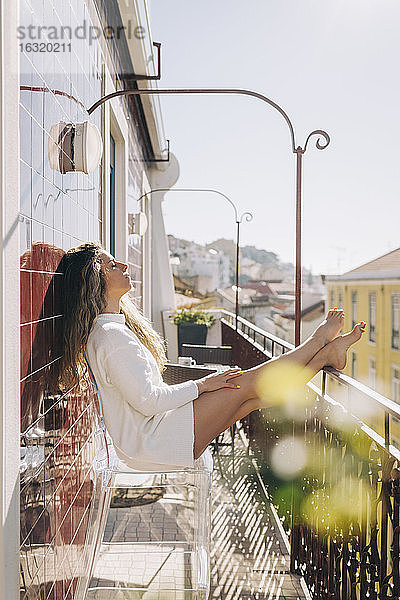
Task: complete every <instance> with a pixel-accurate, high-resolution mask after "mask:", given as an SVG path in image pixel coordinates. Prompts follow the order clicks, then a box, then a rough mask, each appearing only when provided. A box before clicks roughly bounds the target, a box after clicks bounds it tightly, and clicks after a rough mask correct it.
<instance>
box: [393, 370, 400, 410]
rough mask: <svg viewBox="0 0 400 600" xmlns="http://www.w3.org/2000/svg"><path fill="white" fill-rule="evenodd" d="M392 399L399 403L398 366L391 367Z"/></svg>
mask: <svg viewBox="0 0 400 600" xmlns="http://www.w3.org/2000/svg"><path fill="white" fill-rule="evenodd" d="M392 400H393V401H394V402H397V404H400V367H399V368H396V367H393V369H392Z"/></svg>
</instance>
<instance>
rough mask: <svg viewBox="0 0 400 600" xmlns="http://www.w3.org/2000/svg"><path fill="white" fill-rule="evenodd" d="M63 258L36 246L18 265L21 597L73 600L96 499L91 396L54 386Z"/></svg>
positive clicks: (58, 352)
mask: <svg viewBox="0 0 400 600" xmlns="http://www.w3.org/2000/svg"><path fill="white" fill-rule="evenodd" d="M64 254H65V252H64V250H62V249H60V248H57V247H54V246H52V245H50V244H46V243H43V242H34V243H33V244H32V248H31V250H30V251H27V252H25V253H24V254H23V255H22V256H21V259H20V267H21V271H20V273H21V464H20V485H21V489H20V506H21V517H20V519H21V548H20V553H21V593H23V594H24V593H28V591H29V594H31V593H32V594H34V593H37V597H39V596H40V597H42V595H43V594H44V597H47V596H48V597H49V598H63V597H64V593H63V590H65V589H71V590H72V594H74V593H75V590H76V589H77V587H78V583H79V581H80V580H82V578H84V577H85V575H86V572H87V571H88V556H89V555H90V548H89V545H90V544H92V542H90V539H91V538H92V537H93V531H92V529H93V527H89V529H90V531H89V529H88V525H89V522H90V519H89V515H90V508H91V506H94V505H95V504H96V502H97V501H98V497H99V494H100V492H99V490H98V489H97V484H96V489H95V486H94V484H95V482H94V480H93V477H92V475H91V468H92V464H93V457H94V443H93V431H94V430H95V428H96V425H97V422H98V413H97V409H96V405H95V400H94V396H93V394H92V393H91V390H90V389H89V388H88V389H87V390H85V391H82V392H79V393H78V392H77V391H76V390H71V391H69V392H68V393H64V394H62V393H61V392H60V390H58V389H55V386H54V384H53V383H52V382H53V381H54V374H56V373H57V364H58V359H59V357H60V356H61V341H62V325H63V315H62V282H63V260H62V259H63V256H64ZM25 330H26V335H25ZM88 540H89V542H88ZM67 557H68V558H67ZM35 597H36V596H35Z"/></svg>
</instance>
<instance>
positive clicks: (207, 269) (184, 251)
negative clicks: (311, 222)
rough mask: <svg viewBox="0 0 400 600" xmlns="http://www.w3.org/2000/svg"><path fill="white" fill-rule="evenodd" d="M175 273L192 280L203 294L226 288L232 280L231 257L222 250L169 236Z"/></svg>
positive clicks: (171, 260)
mask: <svg viewBox="0 0 400 600" xmlns="http://www.w3.org/2000/svg"><path fill="white" fill-rule="evenodd" d="M168 242H169V249H170V262H171V268H172V272H173V274H174V275H177V276H178V277H182V278H184V279H185V280H187V281H189V278H191V281H192V283H193V285H194V286H195V288H196V290H197V291H199V292H200V293H201V294H206V293H207V292H212V291H214V290H216V289H217V288H224V287H226V286H228V285H229V282H230V259H229V257H228V256H227V255H226V254H224V253H223V252H222V251H220V250H217V249H215V248H212V247H211V248H205V247H204V246H201V245H200V244H195V243H194V242H187V241H186V240H180V239H177V238H175V237H174V236H171V235H169V236H168Z"/></svg>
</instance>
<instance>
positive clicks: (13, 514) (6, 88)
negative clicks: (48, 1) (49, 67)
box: [0, 0, 20, 600]
mask: <svg viewBox="0 0 400 600" xmlns="http://www.w3.org/2000/svg"><path fill="white" fill-rule="evenodd" d="M17 24H18V2H10V1H9V0H0V40H1V44H0V128H1V131H0V140H1V146H0V196H1V209H0V221H1V241H0V246H1V252H0V273H1V277H0V357H1V360H0V384H1V398H0V453H1V456H0V486H1V494H0V513H1V523H0V599H1V600H11V599H14V598H17V597H18V596H19V591H18V587H19V586H18V583H19V581H18V569H19V463H20V456H19V446H20V443H19V436H20V409H19V333H20V332H19V305H20V303H19V277H18V273H19V235H18V226H19V222H18V211H19V110H18V105H19V72H18V69H19V53H18V40H17V36H16V30H17Z"/></svg>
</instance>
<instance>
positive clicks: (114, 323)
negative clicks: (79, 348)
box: [86, 313, 212, 471]
mask: <svg viewBox="0 0 400 600" xmlns="http://www.w3.org/2000/svg"><path fill="white" fill-rule="evenodd" d="M86 351H87V357H88V360H89V364H90V367H91V369H92V371H93V373H94V376H95V378H96V382H97V385H98V387H99V391H100V395H101V400H102V406H103V413H104V423H105V425H106V428H107V430H108V433H109V434H110V436H111V438H112V440H113V444H114V447H115V451H116V453H117V456H118V458H119V459H120V460H121V461H122V462H123V463H124V464H125V465H127V466H128V467H130V468H132V469H136V470H141V471H160V470H163V469H166V468H170V469H172V468H177V467H178V468H179V467H193V466H206V467H207V466H208V467H209V465H210V461H211V460H212V459H211V453H210V451H209V450H208V449H207V450H206V451H205V452H204V453H203V454H202V456H201V457H200V458H199V459H197V460H195V459H194V457H193V443H194V418H193V400H194V399H196V398H197V397H198V389H197V385H196V384H195V382H194V381H186V382H184V383H180V384H177V385H167V384H166V383H164V381H163V380H162V377H161V373H160V371H159V368H158V366H157V363H156V361H155V359H154V357H153V355H152V354H151V352H150V351H149V350H147V348H146V347H145V346H144V345H143V344H142V343H141V342H140V341H139V339H138V338H137V336H136V335H135V334H134V333H133V331H131V330H130V329H129V328H128V327H127V326H126V325H125V316H124V315H123V314H112V313H102V314H100V315H98V317H97V318H96V319H95V321H94V323H93V327H92V329H91V331H90V334H89V338H88V342H87V348H86Z"/></svg>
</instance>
